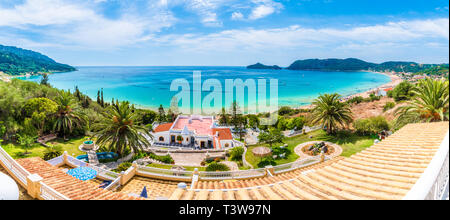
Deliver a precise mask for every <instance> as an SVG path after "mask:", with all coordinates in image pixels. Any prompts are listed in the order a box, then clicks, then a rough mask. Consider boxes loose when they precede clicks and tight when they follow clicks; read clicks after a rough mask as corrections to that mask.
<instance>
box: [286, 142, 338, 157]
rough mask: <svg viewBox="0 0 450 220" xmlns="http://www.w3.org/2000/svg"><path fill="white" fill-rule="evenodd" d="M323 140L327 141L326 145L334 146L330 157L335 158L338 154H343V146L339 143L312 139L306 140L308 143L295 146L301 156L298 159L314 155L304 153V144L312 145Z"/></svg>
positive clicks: (295, 150) (296, 151)
mask: <svg viewBox="0 0 450 220" xmlns="http://www.w3.org/2000/svg"><path fill="white" fill-rule="evenodd" d="M321 142H325V144H326V145H328V146H332V147H333V148H334V152H333V153H332V154H330V155H328V156H329V157H331V158H333V157H337V156H339V155H341V154H342V147H341V146H339V145H337V144H334V143H331V142H327V141H310V142H306V143H303V144H299V145H297V147H295V148H294V152H295V153H296V154H297V155H298V156H299V158H298V159H297V160H301V159H305V158H308V157H312V156H310V155H308V154H305V153H303V151H302V148H303V147H304V146H307V145H311V144H316V143H321Z"/></svg>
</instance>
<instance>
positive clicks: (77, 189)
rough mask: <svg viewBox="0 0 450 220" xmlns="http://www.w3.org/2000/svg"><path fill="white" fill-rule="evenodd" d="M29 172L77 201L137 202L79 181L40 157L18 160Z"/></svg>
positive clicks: (126, 196) (123, 195)
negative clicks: (123, 200) (118, 199)
mask: <svg viewBox="0 0 450 220" xmlns="http://www.w3.org/2000/svg"><path fill="white" fill-rule="evenodd" d="M16 161H17V162H18V163H19V164H20V165H21V166H22V167H24V168H25V169H26V170H27V171H28V172H30V173H33V174H34V173H35V174H38V175H39V176H41V177H42V178H43V180H42V182H44V183H45V184H47V185H48V186H49V187H51V188H53V189H54V190H56V191H58V192H59V193H61V194H63V195H65V196H67V197H69V198H70V199H75V200H98V199H105V198H108V197H104V195H107V196H111V198H122V199H126V200H136V199H141V198H136V197H132V196H128V195H125V194H122V193H116V192H112V191H108V190H105V189H100V188H97V187H96V186H95V185H93V184H92V183H89V182H84V181H81V180H78V179H76V178H74V177H72V176H70V175H68V174H66V173H64V171H63V170H61V169H59V168H57V167H55V166H52V165H51V164H49V163H47V162H45V161H44V160H42V159H41V158H39V157H32V158H25V159H18V160H16Z"/></svg>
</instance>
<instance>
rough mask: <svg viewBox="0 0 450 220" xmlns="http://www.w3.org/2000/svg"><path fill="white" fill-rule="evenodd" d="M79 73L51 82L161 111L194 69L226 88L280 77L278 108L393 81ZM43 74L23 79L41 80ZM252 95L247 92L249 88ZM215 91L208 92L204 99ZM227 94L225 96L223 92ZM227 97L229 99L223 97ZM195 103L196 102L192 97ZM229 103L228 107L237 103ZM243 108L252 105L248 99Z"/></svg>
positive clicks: (185, 71)
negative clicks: (230, 84) (174, 87)
mask: <svg viewBox="0 0 450 220" xmlns="http://www.w3.org/2000/svg"><path fill="white" fill-rule="evenodd" d="M77 69H78V71H75V72H68V73H55V74H52V75H50V77H49V78H50V84H51V85H52V86H54V87H56V88H59V89H66V90H67V89H70V90H71V91H74V87H75V86H78V88H79V89H80V91H81V92H83V93H84V94H87V95H89V97H91V98H92V99H93V100H96V98H97V91H98V90H100V89H101V88H103V92H104V99H105V101H110V100H111V99H112V98H114V99H119V100H128V101H130V102H131V103H133V104H135V105H136V106H139V107H145V108H152V109H156V108H157V107H159V105H160V104H162V105H163V106H165V107H169V106H170V102H171V99H172V97H173V96H174V95H175V94H176V93H178V92H176V91H174V92H171V91H170V85H171V83H172V80H174V79H178V78H183V79H186V80H187V81H188V82H189V83H190V85H191V88H192V81H193V80H192V79H193V71H201V73H202V75H201V77H202V82H204V81H205V80H207V79H217V80H219V81H220V82H221V83H222V88H225V80H226V79H237V78H240V79H242V80H244V81H245V80H247V79H254V80H255V81H256V82H257V80H258V79H266V80H267V91H266V92H267V96H269V88H270V86H269V80H270V79H278V105H279V106H285V105H286V106H291V107H300V106H302V105H308V104H310V103H311V102H312V100H313V99H315V98H316V97H317V96H318V95H319V94H324V93H334V92H337V93H339V94H341V95H342V96H348V95H352V94H355V93H359V92H364V91H366V90H369V89H372V88H375V87H378V86H380V85H382V84H385V83H388V82H390V78H389V77H387V76H385V75H382V74H377V73H371V72H319V71H291V70H251V69H246V68H245V67H204V66H201V67H200V66H199V67H77ZM40 78H41V77H40V76H31V77H28V78H22V79H25V80H30V81H36V82H39V81H40ZM245 92H247V90H245ZM209 93H210V92H202V97H204V96H205V95H207V94H209ZM222 95H224V93H223V92H222ZM223 97H225V96H223ZM191 100H192V99H191ZM223 104H224V106H226V107H227V108H228V106H230V104H231V103H225V98H223ZM240 104H241V105H242V103H240ZM243 105H247V101H245V103H244V104H243Z"/></svg>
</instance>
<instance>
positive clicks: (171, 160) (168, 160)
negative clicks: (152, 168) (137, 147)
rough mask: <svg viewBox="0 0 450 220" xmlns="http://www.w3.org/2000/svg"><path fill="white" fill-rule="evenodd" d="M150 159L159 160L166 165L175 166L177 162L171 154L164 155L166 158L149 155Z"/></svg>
mask: <svg viewBox="0 0 450 220" xmlns="http://www.w3.org/2000/svg"><path fill="white" fill-rule="evenodd" d="M149 156H150V158H152V159H155V160H159V161H161V162H163V163H166V164H174V163H175V161H174V160H173V158H172V157H171V156H170V154H167V155H164V156H158V155H156V154H149Z"/></svg>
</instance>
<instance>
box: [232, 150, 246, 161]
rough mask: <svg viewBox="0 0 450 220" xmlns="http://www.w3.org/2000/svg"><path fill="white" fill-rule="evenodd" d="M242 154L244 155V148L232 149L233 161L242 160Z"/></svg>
mask: <svg viewBox="0 0 450 220" xmlns="http://www.w3.org/2000/svg"><path fill="white" fill-rule="evenodd" d="M242 154H244V148H243V147H235V148H233V149H231V152H230V156H231V160H234V161H240V160H242Z"/></svg>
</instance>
